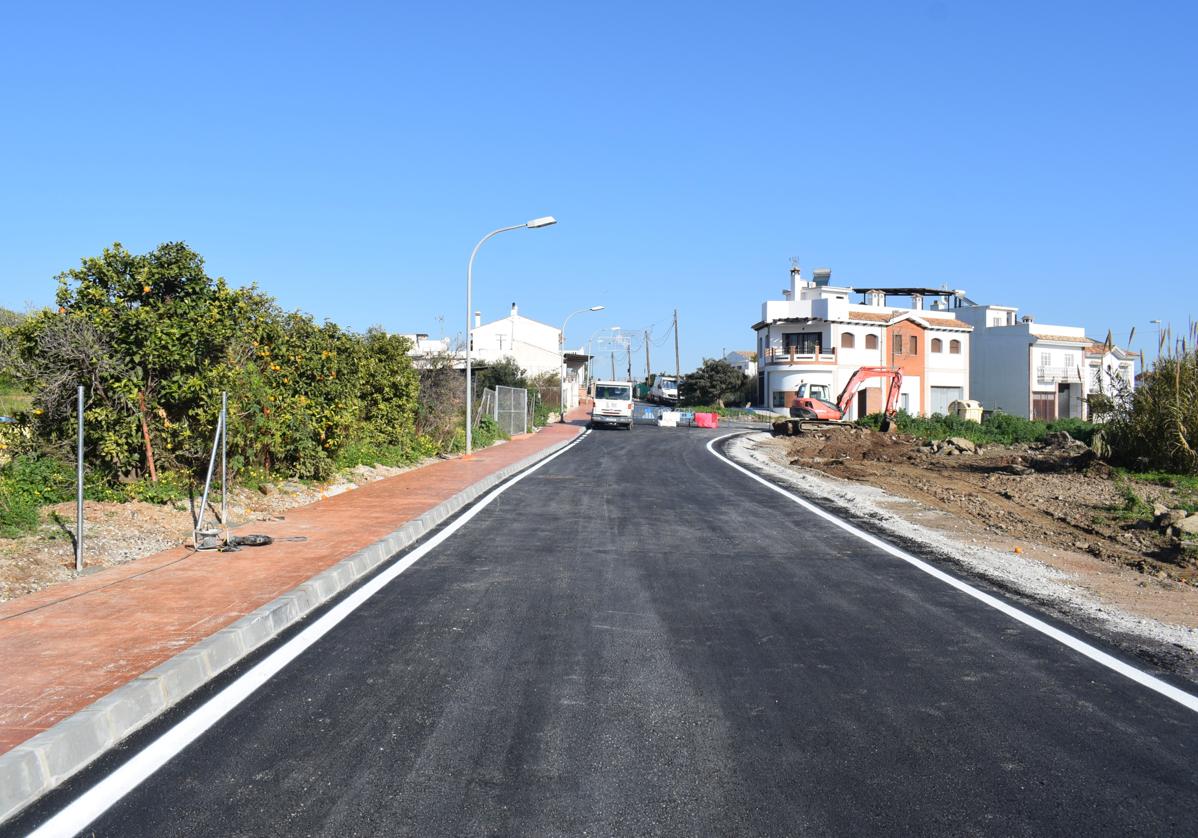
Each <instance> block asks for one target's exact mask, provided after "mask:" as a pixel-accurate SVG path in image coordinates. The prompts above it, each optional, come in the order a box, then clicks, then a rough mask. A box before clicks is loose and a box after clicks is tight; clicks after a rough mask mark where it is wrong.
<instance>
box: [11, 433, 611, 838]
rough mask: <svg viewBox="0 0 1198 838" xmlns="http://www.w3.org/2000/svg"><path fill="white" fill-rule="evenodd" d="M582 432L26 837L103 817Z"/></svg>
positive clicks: (69, 831)
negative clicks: (394, 580) (387, 586)
mask: <svg viewBox="0 0 1198 838" xmlns="http://www.w3.org/2000/svg"><path fill="white" fill-rule="evenodd" d="M589 433H590V431H589V430H586V431H584V432H583V433H582V434H580V435H579V436H578V438H577V439H575V440H574V441H573V442H571V443H570V444H569V445H567V446H565V447H564V448H562V449H561V450H560V451H556V452H554V453H553V454H551V455H549V456H548V457H546V458H545V459H543V460H541V461H540V462H538V463H535V464H533V465H531V466H529V467H528V468H527V469H525V470H524V471H522V472H520V473H519V474H517V475H516V476H515V477H513V478H512V479H511V480H509V481H508V482H507V483H504V484H503V485H501V486H498V487H496V488H495V489H493V490H491V492H489V493H488V494H487V495H485V496H484V497H483V499H482V500H480V501H478V502H477V503H476V504H475V505H474V506H472V507H471V508H470V509H468V510H467V511H466V512H464V513H463V514H462V515H461V517H459V518H458V519H456V520H455V521H453V523H451V524H450V525H449V526H447V527H446V528H445V529H444V530H442V531H441V532H439V533H437V535H435V536H434V537H433V538H431V539H429V540H428V541H427V542H425V543H424V544H422V545H420V546H419V547H418V548H416V549H415V550H413V551H412V552H411V553H409V554H408V555H406V556H404V557H403V558H402V559H400V560H399V561H397V562H395V564H393V565H391V566H390V567H388V568H386V569H385V570H383V571H382V572H381V573H379V574H378V576H375V577H374V578H373V579H371V580H370V581H368V582H367V583H366V584H364V585H363V586H362V587H361V588H359V589H358V590H356V591H354V593H353V594H351V595H350V596H348V597H346V598H345V599H344V600H342V601H341V602H339V603H338V604H337V605H335V606H334V607H333V608H332V609H330V610H329V611H328V613H326V614H325V615H324V616H322V617H320V618H319V619H318V620H316V622H314V623H313V624H312V625H310V626H308V627H307V628H306V629H304V630H303V631H302V632H300V633H299V634H297V635H296V636H295V637H293V638H292V639H291V640H289V641H287V642H286V643H285V644H283V645H282V646H280V647H279V648H278V649H276V650H275V651H274V652H272V653H271V654H270V655H269V656H268V657H266V658H265V659H264V660H262V661H261V662H260V663H258V664H256V665H255V666H254V667H253V668H252V669H250V670H249V671H248V672H246V673H245V674H244V675H242V676H241V677H239V678H238V679H237V680H236V681H234V682H233V683H232V684H230V685H229V686H227V687H225V688H224V689H223V690H221V691H220V692H219V693H217V694H216V695H215V696H213V697H212V698H211V699H209V700H208V701H206V702H205V703H204V704H203V705H201V706H200V707H197V708H196V709H195V710H194V711H192V712H191V713H190V714H189V715H188V716H187V717H186V718H184V719H183V720H181V721H180V722H178V723H177V724H176V725H175V726H174V727H172V728H171V729H170V730H168V731H167V732H166V733H164V734H162V735H161V736H159V737H158V738H157V739H155V740H154V741H153V742H151V743H150V744H149V745H147V746H146V747H145V748H144V749H143V750H142V751H140V752H139V753H138V754H137V755H136V756H134V757H133V758H132V759H130V760H129V761H128V762H126V763H125V764H124V765H122V766H120V767H119V768H117V769H116V770H114V771H113V772H112V773H111V774H109V775H108V776H107V777H105V778H104V779H103V780H101V781H100V782H98V783H96V785H94V786H92V787H91V788H90V789H88V790H87V791H86V792H84V793H83V794H81V795H80V796H79V797H77V798H76V799H75V800H73V801H71V803H69V804H67V806H66V807H64V808H63V809H62V811H60V812H58V813H57V814H56V815H54V817H52V818H50V819H49V820H48V821H46V822H45V823H44V824H42V825H41V826H39V827H38V828H37V829H36V830H34V831H33V832H31V833H30V838H50V836H56V837H57V836H71V835H76V834H77V833H79V832H80V831H82V830H83V829H84V828H85V827H86V826H87V825H88V824H90V823H91V822H92V821H94V820H95V819H96V818H98V817H100V815H102V814H104V812H106V811H107V810H108V809H109V808H110V807H111V806H112V805H113V804H115V803H116V802H117V801H118V800H120V799H121V798H122V797H124V796H125V795H127V794H128V793H129V792H131V791H132V790H133V789H135V788H137V786H139V785H140V784H141V783H142V782H143V781H145V779H146V778H147V777H149V776H150V775H151V774H153V773H154V772H155V771H157V770H158V769H159V768H161V767H162V766H163V765H165V764H166V763H167V762H168V761H170V759H171V758H172V757H174V756H175V755H176V754H178V753H179V752H180V751H182V750H183V749H184V748H186V747H187V746H188V745H190V744H191V743H192V742H194V741H195V740H196V739H198V738H199V737H200V735H201V734H203V733H204V731H206V730H208V729H209V728H210V727H212V726H213V725H214V724H216V723H217V722H218V721H220V719H221V718H222V717H223V716H225V715H226V714H227V713H228V712H229V711H230V710H232V709H233V708H235V707H236V706H237V705H238V704H240V703H241V702H242V701H244V700H245V699H246V698H247V697H249V695H250V694H251V693H253V692H254V690H256V689H258V688H259V687H260V686H262V685H263V684H265V683H266V682H267V681H269V680H270V679H271V678H272V677H274V676H275V675H276V674H278V672H279V671H280V670H282V669H283V668H284V667H285V666H287V664H289V663H291V662H292V661H293V660H295V659H296V658H297V657H299V656H300V655H301V654H302V653H303V652H304V651H305V650H306V649H307V648H308V647H310V646H311V645H312V644H314V643H315V642H316V641H317V640H319V639H320V638H321V637H323V636H324V635H326V634H328V633H329V631H330V630H332V629H333V627H334V626H336V625H337V624H338V623H340V622H341V621H342V620H344V619H345V618H346V617H348V616H349V615H350V614H352V613H353V612H354V611H355V610H357V609H358V608H359V607H360V606H361V605H362V604H363V603H364V602H366V601H367V600H368V599H370V598H371V597H372V596H374V595H375V594H376V593H378V592H379V591H380V590H382V588H383V587H384V586H386V585H387V583H389V582H391V581H392V580H393V579H395V578H396V577H397V576H399V575H400V574H401V573H403V572H404V571H405V570H407V569H408V568H409V567H411V566H412V565H414V564H415V563H416V562H418V561H420V559H422V558H423V557H424V556H426V555H428V554H429V553H430V552H432V551H433V550H435V549H436V548H437V547H439V546H440V545H441V544H442V543H443V542H444V541H445V540H446V539H447V538H449V537H450V536H451V535H453V534H454V533H455V532H457V531H458V530H460V529H461V528H462V527H463V526H465V525H466V524H467V523H469V521H470V520H471V519H472V518H474V516H475V515H477V514H478V513H479V512H481V511H482V510H484V509H485V508H486V507H487V506H488V505H490V503H491V501H493V500H495V498H497V497H499V496H500V495H501V494H503V493H504V492H506V491H507V490H508V489H510V488H511V487H512V486H514V485H516V484H517V483H519V482H520V481H521V480H523V479H524V478H525V477H527V476H528V475H530V474H532V473H533V472H534V471H536V470H537V469H539V468H540V467H541V466H543V465H545V464H546V463H549V462H551V461H552V460H555V459H557V458H558V457H560V456H561V455H562V454H565V453H566V452H567V451H569V450H570V449H571V448H573V447H574V446H575V445H577V444H578V443H580V442H581V441H582V440H583V439H584V438H585V437H586V436H587V435H588V434H589Z"/></svg>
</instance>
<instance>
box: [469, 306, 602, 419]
mask: <svg viewBox="0 0 1198 838" xmlns="http://www.w3.org/2000/svg"><path fill="white" fill-rule="evenodd" d="M561 340H562V331H561V329H560V328H558V327H557V326H550V325H549V324H547V323H541V322H539V321H537V320H533V319H531V318H529V317H525V316H523V315H522V314H520V310H519V308H518V307H517V306H516V304H515V303H512V308H511V312H510V313H509V314H508V316H507V317H504V318H502V319H500V320H492V321H491V322H490V323H483V322H482V314H481V313H480V312H475V313H474V328H473V329H471V330H470V341H471V355H472V357H473V358H474V359H475V360H476V361H477V362H478V363H480V364H494V363H496V362H498V361H501V360H503V359H504V358H513V359H515V361H516V363H517V364H519V365H520V367H521V368H522V369H523V370H524V371H525V372H526V373H527V374H528V376H530V377H531V376H535V375H541V374H542V373H547V372H551V373H559V372H560V369H561V367H560V364H561V362H562V345H561ZM564 354H565V364H566V374H565V379H564V388H563V395H564V397H565V404H566V408H567V409H570V408H572V407H576V406H577V405H578V390H579V381H580V380H581V378H582V368H583V367H584V366H585V365H586V361H587V355H586V353H585V352H584V351H583V350H581V349H580V350H577V351H570V352H565V353H564Z"/></svg>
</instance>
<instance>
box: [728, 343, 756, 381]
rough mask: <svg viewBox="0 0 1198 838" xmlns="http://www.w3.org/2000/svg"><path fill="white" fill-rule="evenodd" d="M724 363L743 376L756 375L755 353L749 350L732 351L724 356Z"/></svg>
mask: <svg viewBox="0 0 1198 838" xmlns="http://www.w3.org/2000/svg"><path fill="white" fill-rule="evenodd" d="M724 361H725V362H726V363H728V364H730V365H731V366H733V367H736V368H737V369H738V370H740V371H741V372H743V373H744V374H745V375H757V353H756V352H754V351H753V350H751V349H734V350H732V351H731V352H729V353H728V354H727V355H725V356H724Z"/></svg>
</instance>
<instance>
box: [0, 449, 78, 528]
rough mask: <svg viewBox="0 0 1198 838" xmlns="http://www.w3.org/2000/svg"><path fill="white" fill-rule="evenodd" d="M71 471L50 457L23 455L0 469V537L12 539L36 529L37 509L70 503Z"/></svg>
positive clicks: (71, 495) (73, 482) (70, 468)
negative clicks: (53, 504)
mask: <svg viewBox="0 0 1198 838" xmlns="http://www.w3.org/2000/svg"><path fill="white" fill-rule="evenodd" d="M74 492H75V471H74V469H73V468H72V467H71V466H70V465H68V464H66V463H63V462H60V461H59V460H55V459H52V458H50V457H38V456H34V455H29V454H23V455H20V456H17V457H14V458H13V460H12V461H11V462H10V463H8V465H6V466H4V468H2V469H0V537H4V538H15V537H16V536H18V535H21V534H23V533H27V532H32V531H33V530H36V529H37V526H38V509H39V508H40V507H42V506H45V505H46V504H52V503H62V502H63V501H65V500H70V499H71V498H72V497H73V496H74Z"/></svg>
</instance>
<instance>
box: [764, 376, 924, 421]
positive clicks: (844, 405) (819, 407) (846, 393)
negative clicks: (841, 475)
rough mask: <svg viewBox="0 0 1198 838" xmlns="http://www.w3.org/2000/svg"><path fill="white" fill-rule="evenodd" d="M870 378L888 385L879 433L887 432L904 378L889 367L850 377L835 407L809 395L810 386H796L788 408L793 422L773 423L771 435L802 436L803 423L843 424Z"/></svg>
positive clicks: (824, 400) (828, 402)
mask: <svg viewBox="0 0 1198 838" xmlns="http://www.w3.org/2000/svg"><path fill="white" fill-rule="evenodd" d="M871 378H884V379H887V381H888V384H887V385H886V386H887V388H888V389H887V393H886V407H885V409H884V410H883V412H882V431H883V433H884V432H886V431H889V430H890V426H891V424H892V423H893V421H894V414H895V409H896V408H897V406H898V400H899V390H900V389H901V388H902V384H903V374H902V373H901V372H899V371H898V370H896V369H892V368H890V367H862V368H861V369H859V370H857V371H856V372H854V373H853V376H852V378H850V379H849V383H848V384H846V385H845V386H844V389H843V390H841V391H840V397H839V398H837V399H836V403H835V404H833V403H832V402H830V401H827V400H826V399H821V398H818V397H816V396H814V395H812V394H811V387H810V386H809V385H807V384H801V385H799V389H798V390H796V391H795V400H794V402H792V403H791V406H790V415H791V417H792V418H790V419H782V420H779V421H777V422H775V423H774V425H773V428H774V434H775V435H782V436H793V435H794V434H797V433H802V431H803V425H804V424H805V423H812V424H820V425H824V424H836V423H840V422H843V421H844V417H845V414H846V413H848V412H849V407H850V406H851V405H852V404H853V396H855V395H857V390H859V389H860V388H861V385H862V383H864V382H865V381H868V380H869V379H871Z"/></svg>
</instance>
